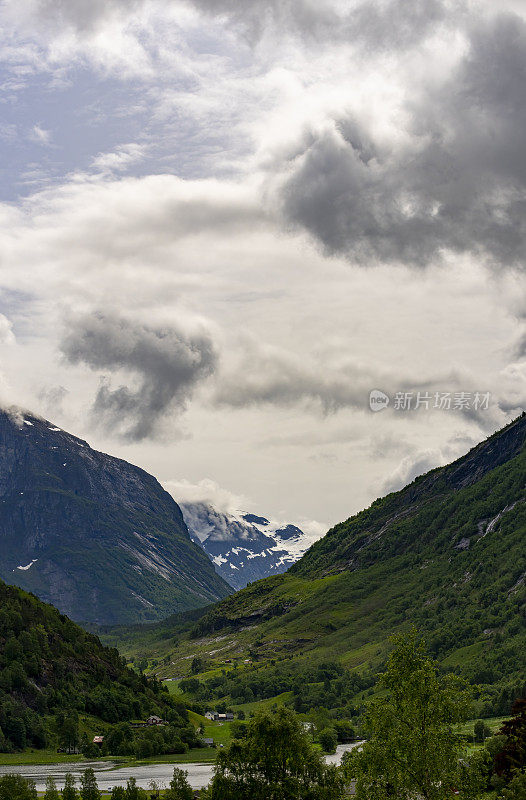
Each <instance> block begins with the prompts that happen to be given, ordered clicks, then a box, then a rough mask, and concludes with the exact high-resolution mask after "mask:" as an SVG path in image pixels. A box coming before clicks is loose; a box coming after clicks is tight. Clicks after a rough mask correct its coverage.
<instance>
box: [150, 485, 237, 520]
mask: <svg viewBox="0 0 526 800" xmlns="http://www.w3.org/2000/svg"><path fill="white" fill-rule="evenodd" d="M163 486H164V488H165V489H166V491H167V492H169V493H170V494H171V495H172V497H173V498H174V500H176V502H178V503H205V504H206V505H210V506H212V507H213V508H215V509H216V510H217V511H221V512H223V513H224V514H234V513H239V511H240V509H247V508H249V507H250V506H251V505H252V504H251V503H250V502H249V500H248V499H247V498H246V497H244V496H243V495H239V494H235V493H234V492H230V491H229V490H228V489H225V488H223V487H222V486H220V485H219V484H218V483H216V481H213V480H211V479H210V478H203V479H202V480H200V481H198V482H197V483H191V482H190V481H188V480H186V479H184V478H182V479H179V480H169V481H164V482H163Z"/></svg>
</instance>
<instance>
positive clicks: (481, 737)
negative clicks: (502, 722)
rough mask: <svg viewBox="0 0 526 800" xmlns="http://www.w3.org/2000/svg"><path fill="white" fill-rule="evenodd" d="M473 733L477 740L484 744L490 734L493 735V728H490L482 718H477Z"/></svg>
mask: <svg viewBox="0 0 526 800" xmlns="http://www.w3.org/2000/svg"><path fill="white" fill-rule="evenodd" d="M473 734H474V737H475V741H476V742H479V744H482V743H484V742H485V741H486V739H487V738H488V736H491V728H489V727H488V726H487V725H486V724H485V723H484V722H483V721H482V720H480V719H479V720H477V722H475V724H474V726H473Z"/></svg>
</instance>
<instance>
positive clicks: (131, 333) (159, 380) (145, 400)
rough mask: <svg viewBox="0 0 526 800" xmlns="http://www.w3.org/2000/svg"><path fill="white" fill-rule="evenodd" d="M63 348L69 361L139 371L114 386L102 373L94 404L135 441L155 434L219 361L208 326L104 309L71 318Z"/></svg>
mask: <svg viewBox="0 0 526 800" xmlns="http://www.w3.org/2000/svg"><path fill="white" fill-rule="evenodd" d="M61 350H62V353H63V354H64V357H65V359H66V361H67V362H69V363H70V364H86V365H87V366H88V367H90V368H91V369H93V370H97V371H106V370H107V371H109V372H110V373H116V372H121V371H122V372H124V373H127V374H128V375H130V374H131V375H132V376H134V377H135V379H136V381H135V383H132V385H128V384H127V383H124V384H122V385H120V386H118V387H117V388H113V386H112V383H111V380H110V378H109V377H108V376H107V375H106V376H104V377H103V378H102V380H101V383H100V386H99V390H98V392H97V396H96V398H95V401H94V403H93V408H92V411H93V417H94V419H95V420H96V421H97V423H98V424H100V425H102V427H104V428H105V429H106V430H113V431H114V432H116V433H120V434H121V435H123V436H124V437H125V438H126V439H128V440H131V441H140V440H142V439H146V438H148V437H153V436H155V435H156V433H158V430H159V426H160V423H161V422H162V421H165V420H166V418H167V417H168V416H169V415H170V414H172V413H181V412H182V411H183V410H184V409H185V408H186V406H187V403H188V401H189V400H190V398H191V397H192V395H193V393H194V391H195V389H196V388H197V386H198V384H199V383H200V382H201V381H203V380H204V379H205V378H207V377H208V376H209V375H211V374H212V372H213V371H214V369H215V367H216V362H217V355H216V352H215V349H214V346H213V343H212V340H211V338H210V336H209V335H208V334H207V333H205V332H203V333H197V334H188V333H185V332H183V331H182V330H179V329H177V328H175V327H164V328H152V327H149V326H146V325H141V324H139V323H136V322H131V321H130V320H127V319H125V318H123V317H120V316H117V315H115V314H103V313H98V314H88V315H85V316H81V317H77V318H73V319H70V320H69V322H68V326H67V330H66V333H65V335H64V338H63V339H62V342H61Z"/></svg>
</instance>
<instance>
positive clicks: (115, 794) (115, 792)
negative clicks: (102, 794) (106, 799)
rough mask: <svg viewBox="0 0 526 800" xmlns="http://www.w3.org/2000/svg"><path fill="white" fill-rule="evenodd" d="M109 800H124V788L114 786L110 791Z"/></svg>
mask: <svg viewBox="0 0 526 800" xmlns="http://www.w3.org/2000/svg"><path fill="white" fill-rule="evenodd" d="M111 800H126V789H125V788H124V786H114V787H113V789H112V790H111Z"/></svg>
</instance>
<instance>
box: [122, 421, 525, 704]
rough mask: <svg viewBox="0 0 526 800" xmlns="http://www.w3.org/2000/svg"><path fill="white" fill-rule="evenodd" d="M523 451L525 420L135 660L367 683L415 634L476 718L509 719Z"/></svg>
mask: <svg viewBox="0 0 526 800" xmlns="http://www.w3.org/2000/svg"><path fill="white" fill-rule="evenodd" d="M525 441H526V415H524V414H523V415H521V417H519V418H518V419H516V420H514V421H513V422H512V423H510V425H508V426H506V427H505V428H504V429H503V430H502V431H499V432H496V433H495V434H494V435H493V436H491V437H489V439H488V440H486V441H485V442H482V443H481V444H480V445H477V447H475V448H473V450H471V451H470V453H468V454H466V455H465V456H463V457H462V458H461V459H458V460H457V461H456V462H454V463H453V464H450V465H447V466H446V467H441V468H437V469H435V470H432V471H430V472H428V473H427V474H426V475H423V476H421V477H420V478H417V479H415V481H413V482H412V483H411V484H409V485H408V486H407V487H405V488H404V489H402V490H400V491H399V492H395V493H391V494H390V495H387V496H386V497H384V498H381V499H379V500H377V501H375V502H374V503H373V504H372V505H371V506H370V507H369V508H368V509H365V510H364V511H362V512H360V514H357V515H355V516H354V517H351V518H349V520H347V521H345V522H342V523H340V524H339V525H337V526H335V527H334V528H333V529H332V531H331V532H329V534H328V535H327V536H325V537H324V538H323V539H321V540H319V541H318V542H316V543H315V544H314V545H313V546H312V547H311V548H310V549H309V550H308V551H307V553H306V554H305V555H304V556H303V558H302V559H300V560H299V561H298V562H297V563H296V564H295V565H294V566H293V567H292V568H291V569H289V571H288V572H286V573H285V574H282V575H276V576H273V577H270V578H266V579H264V580H261V581H258V582H257V583H254V584H251V585H250V586H248V587H247V588H245V589H243V590H241V591H240V592H237V593H236V594H234V595H231V596H230V597H229V598H226V599H225V600H222V601H220V602H219V603H217V604H215V605H213V606H211V607H210V608H209V609H206V610H205V611H204V612H203V613H202V614H200V615H199V618H198V619H197V620H195V619H194V620H193V621H188V622H184V621H181V622H180V623H177V624H175V625H174V624H172V623H171V622H170V621H168V622H167V623H162V624H161V626H160V627H159V628H158V629H157V632H154V631H150V633H149V636H148V637H147V638H146V637H145V638H144V639H143V640H142V642H141V639H140V636H139V637H137V638H136V640H135V641H134V642H133V643H132V647H133V650H134V651H135V652H137V651H141V652H143V653H144V654H147V653H155V658H162V657H164V658H165V659H166V660H165V663H169V665H170V666H169V668H166V667H164V666H163V667H162V669H163V671H164V674H167V675H169V674H172V673H173V674H178V675H180V674H184V672H185V669H186V667H185V665H186V664H187V663H188V660H187V659H188V657H189V653H192V654H198V655H200V656H202V657H203V659H207V662H206V663H207V669H208V670H210V669H214V668H217V667H219V666H220V665H222V666H223V668H224V665H225V664H228V663H231V662H232V663H236V662H237V663H238V664H239V663H241V664H243V663H244V662H245V661H248V662H249V663H250V664H251V665H253V666H248V667H247V670H248V672H247V681H249V673H250V674H252V673H251V670H256V669H257V672H258V675H260V678H261V681H260V683H261V684H263V683H264V678H263V676H264V675H266V674H267V673H268V674H270V672H269V671H272V670H275V669H277V667H273V666H272V665H273V664H278V663H282V662H283V663H284V664H289V665H290V668H288V669H289V672H290V674H291V675H293V674H294V673H295V672H296V671H297V670H298V669H299V670H300V671H301V669H302V668H303V667H304V666H305V665H306V664H311V663H314V664H315V663H318V662H323V663H325V661H326V660H331V661H337V662H338V663H339V664H340V665H342V666H343V667H345V668H347V669H349V670H357V671H359V673H360V674H363V675H367V676H369V677H370V676H371V675H373V674H374V673H375V671H377V670H378V669H380V668H381V665H382V663H383V661H384V659H385V656H386V653H387V652H388V649H389V637H390V635H391V634H392V633H393V632H396V631H400V630H403V629H404V628H407V626H409V625H416V627H417V628H418V629H419V630H420V631H421V632H422V634H423V635H424V636H425V637H426V639H427V641H428V645H429V647H430V649H431V651H432V653H433V654H434V655H435V656H436V657H437V658H438V659H439V661H440V663H441V665H442V667H443V668H444V669H448V670H454V671H459V672H461V673H462V674H463V675H464V676H465V677H466V678H467V679H468V680H469V681H470V682H471V683H472V684H473V685H474V686H476V687H478V688H476V690H475V692H476V695H477V697H478V698H479V704H480V708H484V710H485V712H488V713H493V712H495V713H501V712H502V713H507V711H508V710H509V708H508V706H509V702H510V697H512V695H513V694H515V695H516V693H517V692H520V691H524V690H525V689H526V687H525V686H524V674H525V673H526V629H525V625H524V617H525V610H526V597H525V594H526V590H525V583H526V553H525V550H524V540H525V536H526V486H525V483H526V481H525V478H526V446H525ZM163 637H166V638H165V639H163ZM170 641H175V642H177V644H176V646H175V647H174V646H173V645H171V644H170ZM165 642H167V643H165ZM121 644H124V647H125V649H126V644H125V643H124V642H122V641H121ZM211 653H212V655H210V654H211ZM159 674H160V673H159ZM272 674H273V673H272ZM238 678H239V674H238ZM218 680H219V679H218ZM291 680H292V679H291ZM252 683H253V684H254V685H252ZM252 683H251V690H252V691H253V692H255V691H256V689H257V686H256V683H257V682H256V680H255V678H254V681H253V682H252ZM267 683H268V684H270V685H271V686H272V684H273V680H272V679H270V678H269V680H268V681H267ZM282 685H285V686H286V685H287V684H286V683H285V684H282ZM369 685H371V684H370V683H369ZM217 691H219V690H217ZM257 691H259V689H257ZM261 691H263V690H261ZM281 691H285V689H284V688H282V689H281ZM262 696H268V695H262ZM321 705H325V702H322V703H321Z"/></svg>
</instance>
